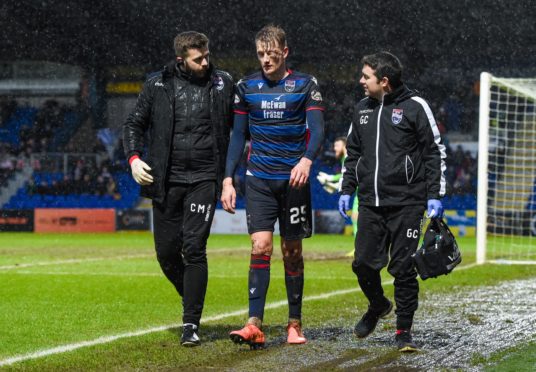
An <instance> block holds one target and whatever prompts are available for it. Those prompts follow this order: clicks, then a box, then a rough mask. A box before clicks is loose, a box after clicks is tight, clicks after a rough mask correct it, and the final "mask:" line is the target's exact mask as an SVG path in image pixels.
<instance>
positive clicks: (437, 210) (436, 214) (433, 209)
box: [339, 199, 443, 218]
mask: <svg viewBox="0 0 536 372" xmlns="http://www.w3.org/2000/svg"><path fill="white" fill-rule="evenodd" d="M339 205H340V203H339ZM426 214H427V215H428V218H442V217H443V204H441V201H440V200H437V199H430V200H428V211H427V212H426Z"/></svg>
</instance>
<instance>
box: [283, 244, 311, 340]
mask: <svg viewBox="0 0 536 372" xmlns="http://www.w3.org/2000/svg"><path fill="white" fill-rule="evenodd" d="M281 252H282V254H283V263H284V266H285V285H286V288H287V299H288V306H289V318H288V325H287V342H288V343H289V344H304V343H306V342H307V339H306V338H305V337H304V336H303V332H302V325H301V307H302V298H303V267H304V266H303V255H302V241H301V240H285V239H281Z"/></svg>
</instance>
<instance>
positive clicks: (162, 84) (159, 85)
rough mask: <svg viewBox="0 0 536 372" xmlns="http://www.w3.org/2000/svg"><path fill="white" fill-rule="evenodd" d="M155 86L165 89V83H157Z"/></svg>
mask: <svg viewBox="0 0 536 372" xmlns="http://www.w3.org/2000/svg"><path fill="white" fill-rule="evenodd" d="M154 86H155V87H163V86H164V83H161V82H159V81H157V82H156V83H154Z"/></svg>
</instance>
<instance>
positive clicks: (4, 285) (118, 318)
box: [0, 233, 536, 371]
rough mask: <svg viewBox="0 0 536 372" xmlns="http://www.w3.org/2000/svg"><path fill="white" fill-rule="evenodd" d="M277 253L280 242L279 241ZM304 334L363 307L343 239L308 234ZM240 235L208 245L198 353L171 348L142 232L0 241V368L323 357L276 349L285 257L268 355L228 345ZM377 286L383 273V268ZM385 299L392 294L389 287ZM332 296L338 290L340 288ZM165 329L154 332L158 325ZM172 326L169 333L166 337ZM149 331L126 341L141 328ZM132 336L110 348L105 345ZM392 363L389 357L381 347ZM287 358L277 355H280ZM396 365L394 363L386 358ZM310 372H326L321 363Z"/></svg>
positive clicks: (255, 364)
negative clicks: (31, 356)
mask: <svg viewBox="0 0 536 372" xmlns="http://www.w3.org/2000/svg"><path fill="white" fill-rule="evenodd" d="M458 242H459V245H460V247H461V248H462V252H463V262H462V265H468V264H471V263H473V262H474V260H475V239H474V238H459V240H458ZM275 244H276V246H278V245H279V241H278V239H276V242H275ZM304 247H305V248H304V252H305V253H304V255H305V294H304V296H305V301H304V305H303V316H304V326H305V331H306V334H307V330H308V329H311V330H316V331H317V332H321V331H322V329H324V328H326V327H329V328H333V327H339V328H341V329H351V328H352V327H353V324H354V323H355V321H356V319H357V318H358V316H360V314H362V312H363V311H365V310H366V301H365V299H364V296H363V295H362V293H360V292H358V291H357V280H356V278H355V275H354V274H353V273H352V271H351V268H350V264H351V257H348V256H347V253H348V252H350V251H351V250H352V248H353V239H352V238H351V237H349V236H339V235H316V236H313V237H312V238H311V239H307V240H305V241H304ZM249 251H250V243H249V238H248V237H247V236H230V235H229V236H227V235H213V236H211V238H210V240H209V248H208V260H209V287H208V291H207V297H206V301H205V310H204V313H203V316H204V318H203V319H204V322H203V324H202V326H201V334H200V335H201V337H202V340H203V345H202V346H201V347H199V348H194V349H186V348H182V347H181V346H179V343H178V337H179V334H180V332H179V329H177V328H176V326H177V325H179V324H180V319H181V306H180V299H179V297H178V295H177V294H176V293H175V291H174V289H173V287H172V286H171V284H170V283H168V282H167V280H166V279H165V278H164V276H163V274H161V272H160V268H159V266H158V263H157V261H156V258H155V255H154V248H153V240H152V235H151V234H149V233H114V234H72V235H68V234H63V235H60V234H26V233H3V234H0V283H1V285H0V299H1V300H0V369H1V368H7V369H13V370H19V369H21V370H40V371H41V370H67V369H69V370H72V369H75V370H76V369H84V370H103V369H114V370H116V369H120V370H124V369H126V370H130V369H144V370H155V369H165V370H168V369H179V370H180V369H185V368H199V369H200V370H203V369H205V368H212V369H216V370H221V369H226V368H228V369H234V368H238V369H242V368H245V369H250V370H253V369H256V368H262V367H263V366H266V363H270V364H269V365H270V369H273V370H275V369H283V370H285V369H289V368H292V367H293V366H294V367H300V366H299V365H294V364H293V363H297V362H295V359H294V358H293V354H294V353H297V352H299V353H310V355H311V358H314V357H315V355H320V354H321V353H322V352H323V350H321V349H320V348H319V346H318V345H315V343H314V342H311V343H309V344H307V345H304V346H303V347H299V349H297V348H292V347H288V346H287V345H285V344H284V334H285V328H284V326H285V325H286V319H287V306H286V292H285V288H284V272H283V266H282V260H281V259H280V257H281V254H280V252H279V250H278V249H275V250H274V251H275V252H276V253H275V254H274V259H273V260H272V268H271V282H270V288H269V293H268V298H267V303H269V304H273V305H271V307H270V308H268V309H267V311H266V313H265V331H266V334H267V342H268V348H267V349H266V350H263V351H259V352H249V351H247V349H246V348H245V347H239V346H236V345H234V344H232V343H231V342H230V341H229V340H228V337H227V334H228V332H229V331H230V330H232V329H234V328H237V327H241V326H242V325H243V323H244V321H245V320H246V317H247V311H246V309H247V273H248V265H249ZM533 269H534V267H528V266H527V267H526V266H515V267H510V266H501V265H485V266H476V267H473V268H471V269H468V270H460V271H455V273H453V274H451V275H448V276H443V277H441V278H438V279H434V280H429V281H427V282H425V283H422V284H421V293H422V295H423V296H426V293H435V292H447V291H448V290H449V288H451V287H452V285H454V284H455V285H456V286H467V287H476V286H479V285H489V284H493V283H497V282H498V281H502V280H511V279H519V278H527V277H530V276H536V273H535V272H534V270H533ZM383 274H384V276H385V278H384V279H385V280H386V281H389V280H391V277H390V276H389V275H388V274H387V273H386V272H385V270H384V272H383ZM385 289H386V293H387V294H388V295H389V296H391V297H392V286H390V285H386V286H385ZM337 291H340V292H337ZM156 327H163V328H162V330H159V331H155V330H154V328H156ZM168 327H170V328H169V329H168ZM143 330H152V331H150V332H147V333H143V332H142V334H138V335H136V334H134V333H135V332H137V331H143ZM125 334H130V337H124V338H119V339H117V340H115V341H112V342H104V341H106V337H109V336H114V335H125ZM92 340H101V341H102V342H97V343H96V345H93V346H87V347H81V348H78V349H76V350H72V351H66V352H59V353H53V354H52V355H47V356H43V357H38V358H34V359H29V360H22V361H19V362H16V363H13V364H10V365H4V367H1V365H2V362H4V363H5V361H7V360H9V359H10V358H13V357H17V356H25V355H29V354H32V353H35V352H39V351H43V350H50V349H53V348H57V347H63V346H66V345H73V344H77V343H81V342H86V341H92ZM377 352H378V353H379V355H383V356H385V357H386V358H390V357H391V355H392V353H391V350H378V351H377ZM282 355H284V357H282ZM393 357H394V356H393ZM318 367H319V368H320V367H322V368H324V369H325V368H327V369H329V366H328V367H326V366H325V365H324V364H322V365H318Z"/></svg>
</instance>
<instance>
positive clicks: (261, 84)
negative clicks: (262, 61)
mask: <svg viewBox="0 0 536 372" xmlns="http://www.w3.org/2000/svg"><path fill="white" fill-rule="evenodd" d="M263 85H264V83H263V82H262V81H261V82H260V83H259V84H257V86H258V87H259V90H261V89H262V87H263Z"/></svg>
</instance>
